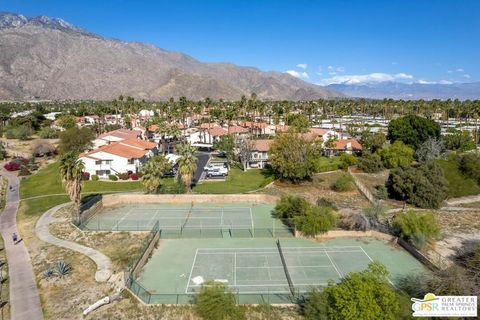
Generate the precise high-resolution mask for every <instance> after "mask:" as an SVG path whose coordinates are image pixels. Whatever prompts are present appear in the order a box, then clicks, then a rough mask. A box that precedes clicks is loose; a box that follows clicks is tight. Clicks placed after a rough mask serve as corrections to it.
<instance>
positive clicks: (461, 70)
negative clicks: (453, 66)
mask: <svg viewBox="0 0 480 320" xmlns="http://www.w3.org/2000/svg"><path fill="white" fill-rule="evenodd" d="M455 71H457V72H463V71H465V70H463V69H462V68H458V69H457V70H455Z"/></svg>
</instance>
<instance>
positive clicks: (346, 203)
mask: <svg viewBox="0 0 480 320" xmlns="http://www.w3.org/2000/svg"><path fill="white" fill-rule="evenodd" d="M341 173H342V172H341V171H335V172H326V173H323V174H322V173H321V174H317V175H315V176H314V177H313V178H312V181H308V182H303V183H299V184H292V183H289V182H282V181H275V182H274V184H273V185H272V186H271V187H269V188H267V189H265V190H262V192H264V193H269V194H272V195H276V196H282V195H286V194H297V195H301V196H303V197H305V198H306V199H308V200H310V201H312V202H315V201H316V200H317V199H318V198H320V197H324V198H328V199H331V200H333V201H334V202H335V204H336V205H337V207H338V208H340V209H342V208H362V207H367V206H368V205H369V203H368V200H367V199H366V198H365V197H364V196H363V195H362V194H360V192H359V191H358V190H357V189H356V188H355V189H354V190H352V191H347V192H335V191H333V190H332V189H331V188H330V186H331V185H332V183H333V182H335V180H336V179H337V178H338V176H339V175H340V174H341Z"/></svg>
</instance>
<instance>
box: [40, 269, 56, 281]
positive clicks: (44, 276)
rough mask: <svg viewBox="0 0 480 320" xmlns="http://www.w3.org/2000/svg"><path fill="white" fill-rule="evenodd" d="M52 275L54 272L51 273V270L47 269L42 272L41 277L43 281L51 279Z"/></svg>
mask: <svg viewBox="0 0 480 320" xmlns="http://www.w3.org/2000/svg"><path fill="white" fill-rule="evenodd" d="M54 274H55V272H53V270H52V269H48V270H46V271H44V272H43V274H42V277H43V279H50V278H51V277H53V275H54Z"/></svg>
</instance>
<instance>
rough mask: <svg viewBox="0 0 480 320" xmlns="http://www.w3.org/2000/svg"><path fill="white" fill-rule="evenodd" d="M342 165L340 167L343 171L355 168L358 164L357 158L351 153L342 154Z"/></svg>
mask: <svg viewBox="0 0 480 320" xmlns="http://www.w3.org/2000/svg"><path fill="white" fill-rule="evenodd" d="M339 160H340V165H339V167H340V168H341V169H346V168H348V167H350V166H354V165H356V164H357V158H356V157H355V156H354V155H353V154H350V153H346V152H344V153H342V154H341V155H340V159H339Z"/></svg>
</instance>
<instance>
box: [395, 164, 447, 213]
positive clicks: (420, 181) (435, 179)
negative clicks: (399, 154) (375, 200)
mask: <svg viewBox="0 0 480 320" xmlns="http://www.w3.org/2000/svg"><path fill="white" fill-rule="evenodd" d="M386 187H387V189H388V194H389V196H390V197H391V198H394V199H397V200H403V201H407V202H408V203H411V204H413V205H416V206H418V207H420V208H438V207H439V206H440V204H441V203H442V201H443V200H444V199H445V198H446V196H447V184H446V181H445V179H444V178H443V173H442V170H441V168H440V167H439V166H438V165H437V164H436V163H435V162H428V163H425V164H422V165H421V166H419V167H418V168H413V167H409V168H400V167H399V168H396V169H393V170H392V171H391V172H390V175H389V177H388V180H387V183H386Z"/></svg>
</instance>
